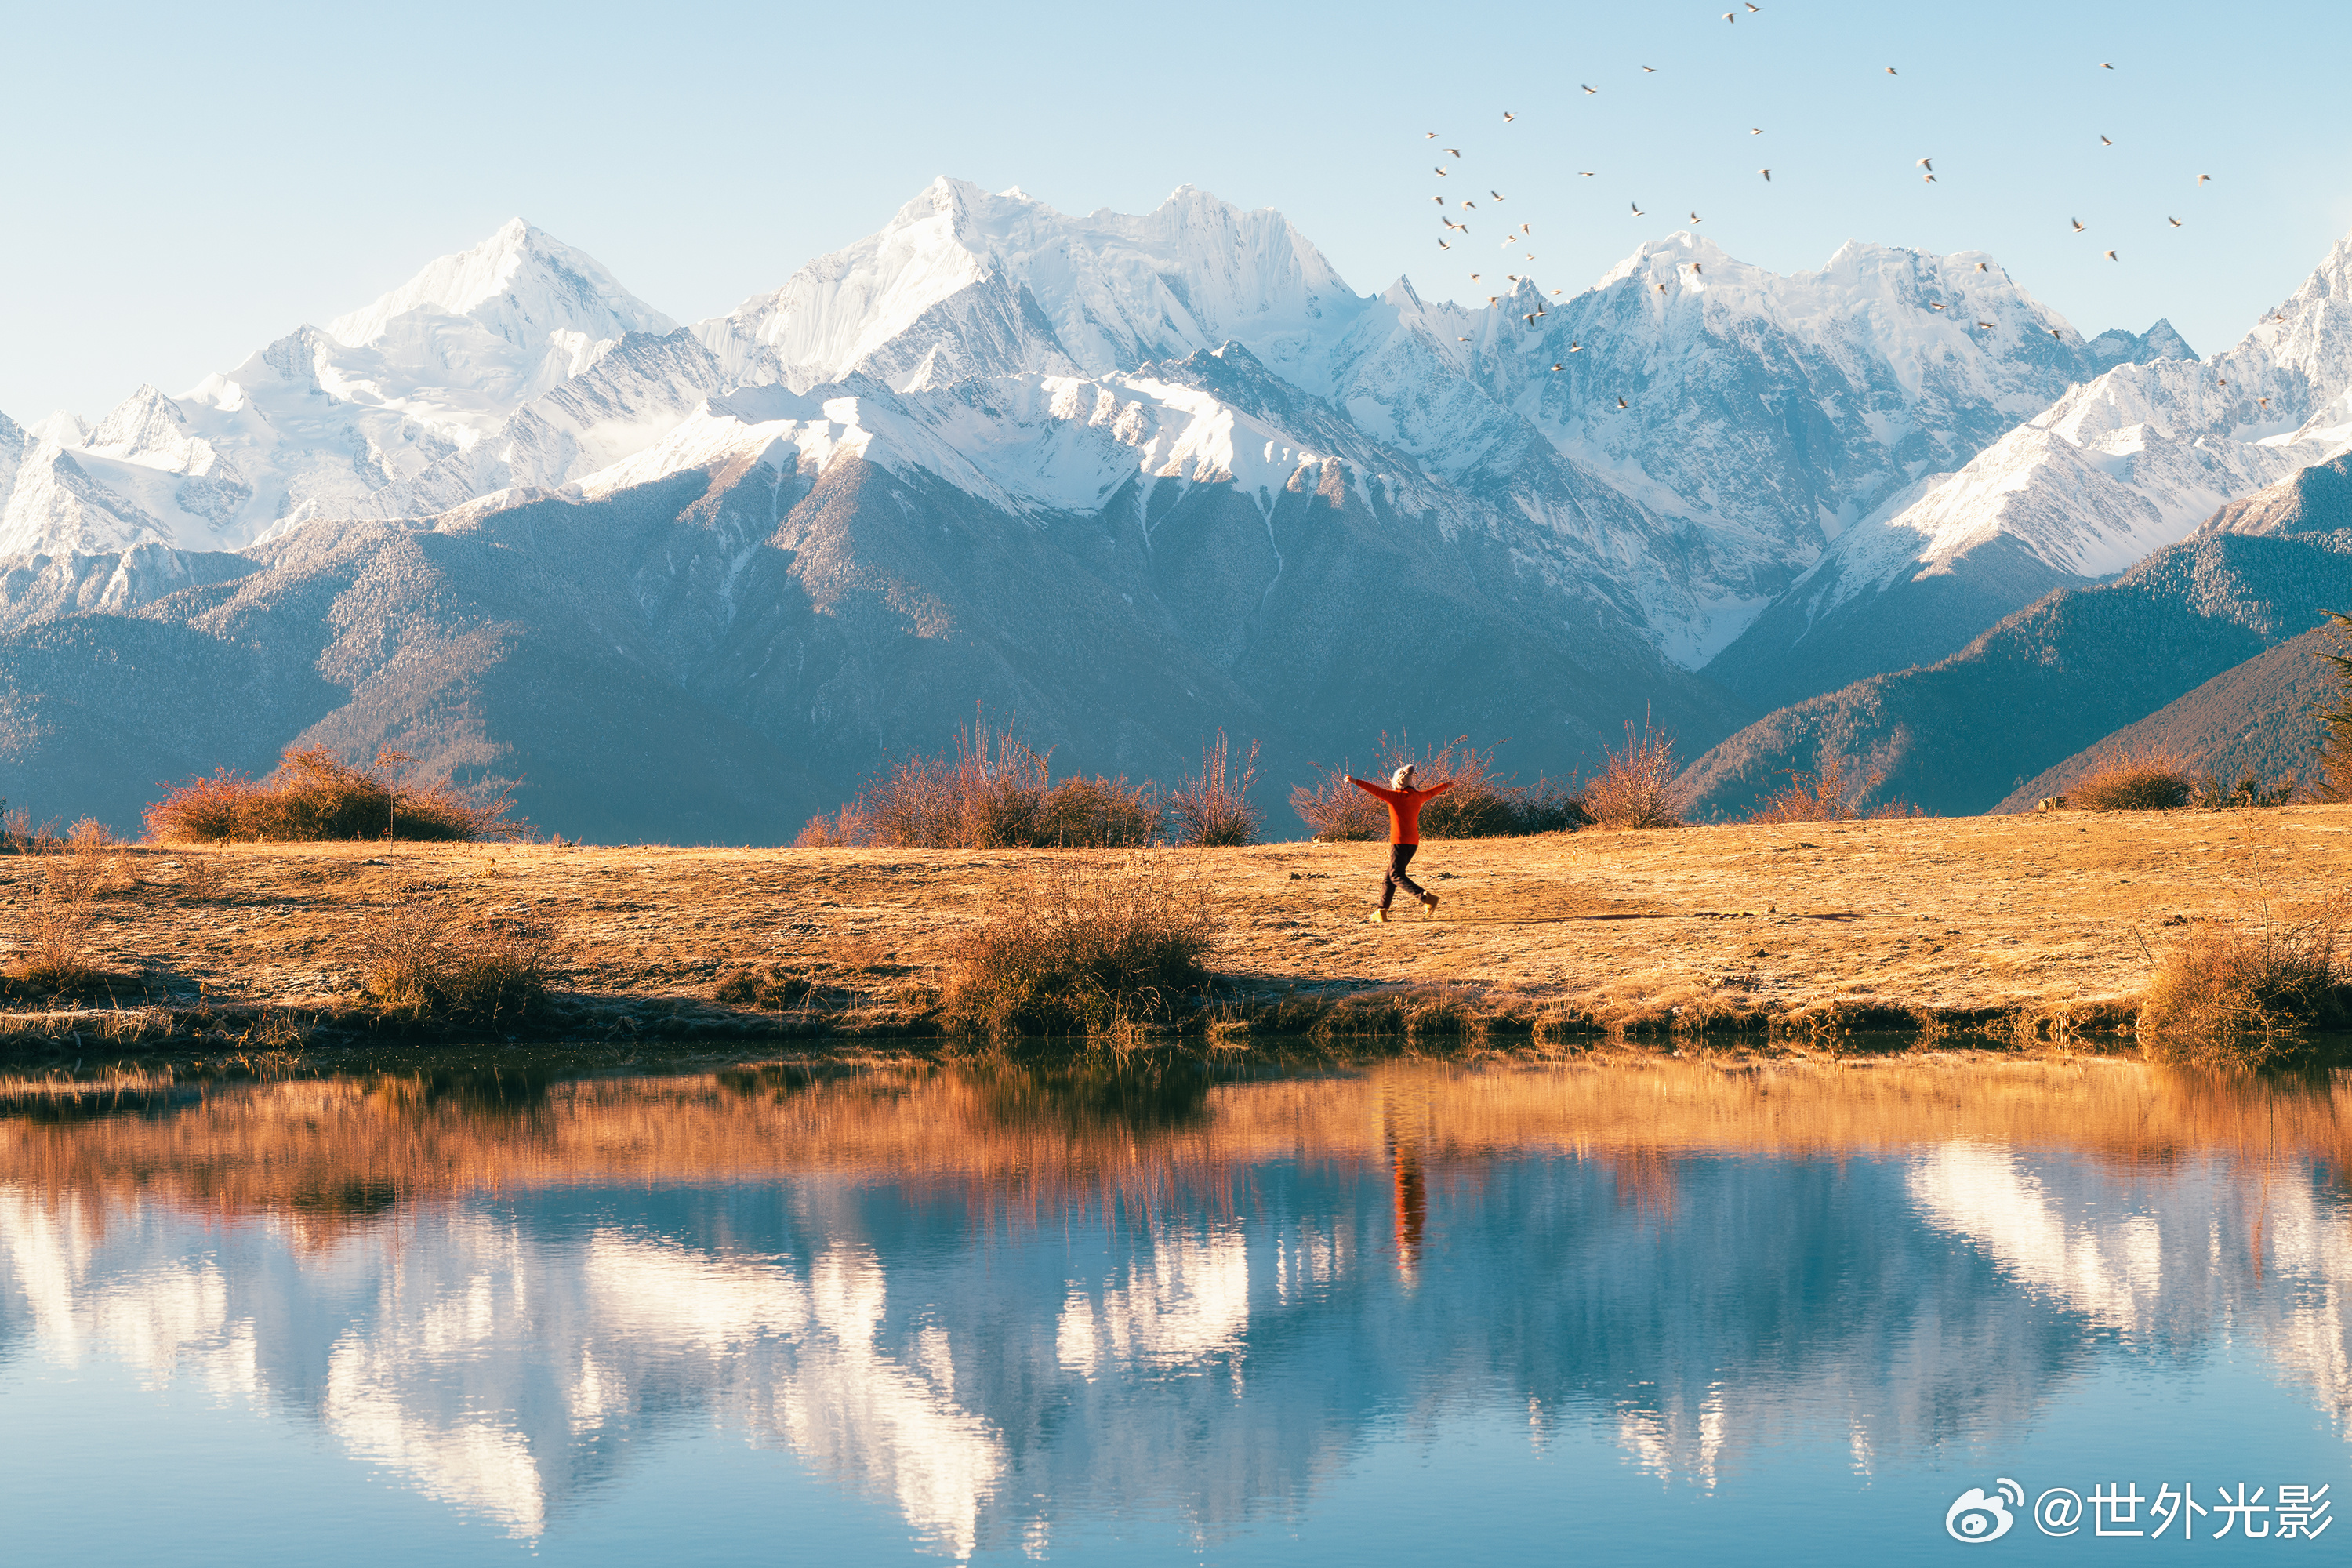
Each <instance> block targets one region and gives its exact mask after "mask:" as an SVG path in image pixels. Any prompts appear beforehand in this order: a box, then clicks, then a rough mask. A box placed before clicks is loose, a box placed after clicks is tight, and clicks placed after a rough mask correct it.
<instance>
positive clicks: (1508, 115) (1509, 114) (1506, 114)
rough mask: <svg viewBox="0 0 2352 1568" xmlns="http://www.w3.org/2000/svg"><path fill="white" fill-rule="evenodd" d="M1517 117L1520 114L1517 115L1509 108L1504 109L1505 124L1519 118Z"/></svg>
mask: <svg viewBox="0 0 2352 1568" xmlns="http://www.w3.org/2000/svg"><path fill="white" fill-rule="evenodd" d="M1517 118H1518V116H1517V115H1516V114H1513V113H1512V112H1511V111H1510V110H1503V123H1504V124H1506V125H1508V124H1509V123H1510V122H1511V121H1514V120H1517Z"/></svg>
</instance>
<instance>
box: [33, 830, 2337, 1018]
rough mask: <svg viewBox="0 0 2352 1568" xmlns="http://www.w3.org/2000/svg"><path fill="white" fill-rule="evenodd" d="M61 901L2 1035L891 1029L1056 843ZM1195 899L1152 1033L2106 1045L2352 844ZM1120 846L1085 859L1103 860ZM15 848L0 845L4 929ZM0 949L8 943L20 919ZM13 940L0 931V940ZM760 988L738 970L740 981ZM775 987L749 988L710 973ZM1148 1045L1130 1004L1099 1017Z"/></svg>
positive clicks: (1218, 861) (374, 856) (1558, 847)
mask: <svg viewBox="0 0 2352 1568" xmlns="http://www.w3.org/2000/svg"><path fill="white" fill-rule="evenodd" d="M110 853H117V854H119V857H120V858H119V860H118V861H117V862H116V865H117V867H118V870H117V872H116V874H114V875H113V876H112V878H111V880H110V882H109V883H108V884H107V885H106V886H105V888H104V889H102V890H101V891H100V892H99V893H97V894H96V895H95V896H93V897H92V899H91V900H90V901H89V906H88V920H87V922H86V924H87V930H86V936H85V940H86V942H87V945H88V949H89V956H90V962H91V963H92V964H93V965H94V966H95V968H96V969H97V970H98V971H99V972H100V973H101V974H102V975H103V976H104V977H105V978H104V981H103V983H102V984H100V986H99V987H97V988H95V989H94V990H93V989H92V988H89V987H85V988H84V994H82V995H80V996H79V998H76V999H71V1000H69V1001H67V1002H63V1003H61V1002H60V1001H58V999H56V998H53V997H49V996H46V995H42V994H34V993H30V992H28V991H27V990H26V988H25V987H23V986H21V985H16V986H12V987H10V988H9V989H8V990H7V991H6V992H5V994H0V1055H10V1056H20V1057H22V1056H38V1057H55V1056H57V1055H59V1054H60V1053H68V1054H75V1055H85V1056H86V1055H89V1054H92V1053H97V1054H105V1053H109V1052H112V1053H116V1054H122V1053H133V1054H155V1053H163V1054H173V1053H178V1054H194V1055H219V1054H221V1053H224V1052H226V1053H231V1054H234V1053H236V1052H288V1051H303V1050H339V1051H340V1050H359V1049H366V1048H372V1047H388V1046H396V1045H402V1044H414V1043H424V1042H430V1041H434V1040H442V1041H460V1042H465V1043H468V1044H470V1045H473V1046H475V1047H478V1048H481V1049H483V1050H485V1051H490V1050H494V1049H495V1047H501V1046H505V1045H514V1046H518V1047H520V1046H527V1045H531V1044H541V1045H544V1044H551V1043H572V1044H581V1045H596V1046H627V1045H635V1044H646V1045H656V1044H658V1045H663V1046H666V1047H668V1046H675V1047H690V1046H696V1045H703V1046H721V1047H728V1048H730V1049H757V1048H760V1047H778V1048H787V1047H788V1048H791V1049H794V1050H800V1051H807V1052H816V1053H824V1052H850V1053H866V1052H870V1051H873V1050H875V1049H877V1048H885V1049H887V1050H890V1051H894V1052H909V1053H915V1054H926V1053H936V1052H938V1051H940V1050H941V1049H943V1048H948V1047H951V1046H952V1044H953V1042H952V1041H949V1040H945V1039H943V1038H942V1037H941V1035H940V1028H939V1025H938V1021H937V1020H938V1009H939V1001H940V990H941V986H942V984H943V981H944V976H945V973H946V966H947V965H948V963H949V961H950V951H951V949H952V948H953V946H954V943H955V942H956V940H957V938H958V937H959V935H960V934H961V933H962V932H964V931H968V930H969V929H971V927H972V926H973V924H974V923H975V922H980V921H987V920H989V919H990V918H991V917H992V913H995V912H997V911H1001V910H1004V909H1007V908H1011V907H1014V906H1015V905H1016V904H1017V902H1018V900H1022V899H1023V898H1024V897H1026V896H1028V890H1029V889H1030V888H1031V887H1032V881H1033V878H1034V870H1035V868H1037V867H1038V866H1039V865H1041V864H1043V863H1045V861H1046V860H1048V859H1052V858H1060V859H1062V860H1063V861H1064V862H1065V863H1067V861H1068V859H1069V858H1071V857H1075V856H1081V855H1084V854H1085V853H1086V852H1078V851H1053V850H1048V851H953V850H883V849H848V848H807V849H778V850H734V849H683V848H662V847H637V848H626V847H556V846H537V845H490V846H485V845H432V844H408V843H400V844H383V843H374V844H353V845H266V846H230V847H218V848H204V849H194V848H172V847H146V846H142V847H131V848H129V849H125V850H121V851H119V852H111V851H110ZM1165 853H1167V854H1169V855H1170V856H1171V857H1172V858H1174V859H1175V860H1176V862H1177V874H1178V875H1179V876H1180V877H1181V878H1182V879H1184V885H1185V887H1186V888H1187V889H1188V894H1189V896H1193V897H1197V898H1199V899H1201V900H1205V901H1206V902H1207V903H1208V904H1209V905H1210V906H1211V907H1213V909H1214V910H1216V911H1217V914H1218V917H1219V921H1220V923H1221V926H1222V929H1223V936H1222V938H1221V940H1220V942H1219V944H1218V947H1217V950H1216V952H1214V954H1213V958H1212V962H1211V967H1212V969H1213V972H1214V973H1215V977H1216V978H1215V981H1214V984H1213V987H1212V990H1211V993H1210V996H1209V999H1208V1001H1207V1003H1206V1005H1202V1006H1200V1007H1198V1008H1195V1009H1192V1010H1190V1011H1188V1013H1187V1014H1186V1015H1185V1018H1184V1022H1183V1026H1182V1027H1181V1029H1180V1030H1178V1031H1177V1037H1180V1038H1183V1039H1187V1040H1190V1041H1192V1042H1195V1043H1201V1042H1205V1043H1208V1044H1210V1045H1213V1046H1215V1047H1220V1048H1224V1049H1234V1050H1240V1049H1246V1048H1248V1047H1249V1043H1250V1042H1251V1041H1252V1040H1253V1039H1255V1038H1261V1037H1273V1036H1280V1037H1295V1036H1307V1037H1325V1038H1332V1039H1356V1040H1364V1041H1379V1040H1391V1041H1394V1042H1397V1043H1400V1044H1407V1045H1412V1046H1413V1047H1438V1046H1444V1047H1448V1048H1454V1047H1459V1046H1462V1045H1465V1044H1468V1045H1477V1044H1481V1043H1494V1044H1497V1045H1510V1044H1518V1043H1523V1044H1527V1045H1532V1046H1536V1047H1553V1046H1559V1047H1580V1046H1589V1045H1590V1044H1591V1043H1593V1042H1607V1041H1612V1040H1615V1039H1619V1038H1623V1039H1627V1040H1633V1041H1640V1040H1655V1041H1664V1042H1666V1043H1668V1044H1672V1043H1674V1042H1677V1041H1684V1040H1688V1041H1692V1042H1702V1043H1704V1044H1705V1045H1706V1047H1707V1048H1709V1049H1714V1050H1737V1051H1748V1052H1757V1053H1764V1054H1769V1053H1773V1052H1784V1051H1799V1052H1811V1051H1815V1050H1820V1049H1824V1048H1827V1049H1835V1048H1837V1042H1838V1041H1840V1040H1841V1039H1843V1038H1846V1037H1852V1036H1854V1035H1856V1034H1858V1033H1862V1032H1882V1033H1883V1032H1885V1031H1899V1032H1903V1033H1905V1034H1907V1035H1908V1036H1910V1037H1912V1038H1913V1039H1914V1040H1915V1041H1916V1043H1917V1044H1919V1045H1922V1046H1941V1047H1952V1046H1968V1047H1976V1048H1983V1049H2015V1048H2018V1047H2021V1046H2031V1045H2035V1044H2039V1045H2042V1046H2044V1047H2065V1048H2071V1047H2076V1046H2080V1047H2084V1048H2089V1049H2101V1050H2112V1049H2118V1048H2130V1047H2131V1046H2132V1044H2133V1043H2134V1041H2133V1032H2132V1031H2133V1024H2134V1019H2135V1017H2136V1016H2137V1007H2138V1000H2139V996H2140V994H2141V993H2142V992H2143V991H2144V990H2145V988H2146V986H2147V981H2148V978H2149V973H2150V971H2151V967H2152V963H2151V961H2152V959H2153V958H2155V957H2158V956H2160V955H2161V953H2162V952H2164V951H2165V949H2166V948H2167V947H2168V945H2169V944H2170V943H2172V942H2177V941H2179V940H2180V939H2181V938H2182V937H2183V936H2185V935H2186V934H2188V933H2189V932H2191V931H2197V930H2200V929H2202V930H2212V929H2217V928H2231V927H2245V926H2251V925H2252V923H2253V922H2256V921H2262V920H2263V919H2265V918H2268V919H2274V920H2284V919H2294V918H2299V917H2300V916H2301V915H2303V914H2305V913H2307V912H2308V911H2310V910H2317V909H2321V908H2324V907H2325V906H2326V904H2327V903H2328V901H2329V900H2331V899H2333V898H2334V897H2335V896H2336V892H2337V890H2338V889H2342V888H2343V887H2345V886H2346V885H2347V874H2348V873H2352V807H2344V806H2308V807H2295V808H2290V809H2286V810H2266V811H2260V812H2234V813H2231V812H2163V813H2116V814H2105V815H2089V814H2080V813H2063V814H2054V815H2052V816H2012V817H1972V818H1956V819H1935V818H1925V819H1895V820H1883V821H1865V822H1847V823H1796V824H1786V825H1756V824H1744V825H1737V826H1700V827H1686V828H1679V829H1668V830H1654V831H1646V832H1619V833H1612V832H1602V831H1596V830H1587V831H1583V832H1579V833H1575V834H1548V835H1542V836H1538V837H1531V838H1515V839H1487V840H1465V841H1452V842H1435V843H1432V844H1429V845H1427V846H1425V847H1423V850H1422V852H1421V857H1420V858H1419V859H1418V860H1416V862H1415V864H1414V871H1415V873H1416V875H1417V876H1418V877H1420V878H1421V879H1423V881H1424V882H1425V884H1426V885H1427V886H1429V887H1430V888H1431V889H1433V890H1434V891H1436V892H1438V893H1439V894H1440V895H1441V896H1442V898H1443V900H1444V902H1443V904H1442V906H1441V913H1440V916H1439V917H1438V918H1434V919H1429V918H1423V916H1421V915H1420V914H1418V913H1414V914H1404V913H1402V912H1400V913H1399V916H1398V918H1397V919H1396V920H1395V921H1393V922H1392V923H1391V924H1389V925H1385V926H1376V925H1371V924H1369V923H1368V922H1367V920H1366V916H1367V914H1368V912H1369V910H1370V902H1371V899H1372V897H1373V896H1374V895H1375V893H1376V890H1377V884H1378V877H1379V869H1380V863H1381V859H1382V858H1383V857H1382V852H1381V847H1379V846H1375V845H1360V844H1277V845H1265V846H1256V847H1243V848H1227V849H1211V850H1199V851H1171V852H1165ZM1090 858H1092V859H1095V860H1097V861H1101V862H1108V863H1115V862H1117V861H1118V860H1119V859H1120V858H1121V857H1120V856H1119V855H1118V853H1117V852H1105V853H1103V854H1100V855H1095V856H1092V857H1090ZM45 864H46V862H45V859H44V858H41V857H27V856H7V857H0V922H5V924H6V926H7V927H8V929H10V930H11V931H16V932H19V933H21V932H23V931H26V929H28V924H29V911H30V910H32V909H33V908H34V906H35V904H36V902H37V900H38V898H39V896H40V892H41V889H42V886H43V879H44V876H45V874H46V873H45ZM422 907H429V908H432V909H435V910H443V911H446V912H447V913H449V914H451V915H452V916H453V917H457V916H466V917H469V918H470V917H488V918H504V917H509V916H528V917H529V918H530V919H532V920H534V921H539V922H541V924H542V925H544V926H545V927H546V928H547V929H548V930H549V931H551V933H552V953H553V959H552V972H551V995H550V997H549V1000H548V1002H547V1003H546V1005H544V1006H543V1007H541V1008H537V1009H534V1010H533V1012H532V1013H531V1014H530V1015H528V1016H525V1017H524V1018H522V1019H520V1020H514V1021H509V1022H505V1023H501V1024H499V1025H498V1026H494V1027H484V1026H481V1025H480V1024H478V1023H476V1024H472V1025H465V1026H450V1025H436V1024H434V1023H432V1022H431V1021H430V1020H420V1019H418V1018H417V1017H415V1016H402V1015H398V1014H395V1013H394V1012H391V1011H388V1010H386V1009H385V1008H383V1006H381V1005H378V1004H377V1003H376V1002H375V1001H374V1000H373V999H372V998H371V997H370V996H368V995H367V994H366V993H365V992H364V991H363V990H362V988H361V985H360V984H359V979H358V960H357V958H356V956H355V955H356V954H357V953H358V952H360V950H361V949H362V946H363V945H364V942H365V941H366V940H367V936H368V933H369V931H371V930H373V929H380V928H381V927H382V925H383V923H384V922H385V921H387V920H389V919H391V918H393V916H394V914H395V913H396V912H398V911H404V910H415V909H418V908H422ZM19 945H22V944H21V942H20V944H19ZM14 956H20V955H12V954H6V953H0V962H6V961H8V960H9V959H10V958H11V957H14ZM746 977H748V978H749V979H750V980H751V981H754V982H757V984H742V983H740V982H741V981H742V980H743V979H744V978H746ZM730 980H737V981H739V984H736V985H735V986H734V987H733V988H732V991H733V994H738V995H752V994H761V995H766V996H768V997H770V998H771V999H779V998H784V997H789V1000H783V1001H782V1002H781V1005H764V1006H763V1005H742V1004H739V1003H731V1002H726V1001H722V1000H720V999H719V992H720V991H721V990H722V989H723V988H726V987H727V986H728V983H729V982H730ZM1160 1037H1164V1036H1163V1035H1161V1034H1160V1033H1153V1034H1150V1035H1146V1036H1143V1037H1139V1038H1138V1039H1136V1040H1130V1041H1129V1044H1137V1043H1147V1042H1148V1041H1149V1040H1150V1039H1156V1038H1160Z"/></svg>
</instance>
